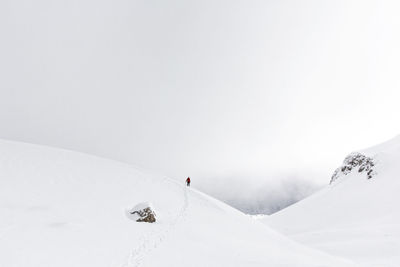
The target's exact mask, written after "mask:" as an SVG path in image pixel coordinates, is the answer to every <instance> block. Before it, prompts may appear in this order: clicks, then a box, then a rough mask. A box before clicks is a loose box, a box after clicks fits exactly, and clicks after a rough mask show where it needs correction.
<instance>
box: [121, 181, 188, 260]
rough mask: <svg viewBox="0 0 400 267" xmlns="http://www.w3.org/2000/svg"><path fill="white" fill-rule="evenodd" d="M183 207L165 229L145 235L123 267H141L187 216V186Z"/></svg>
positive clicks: (184, 187) (184, 189) (184, 188)
mask: <svg viewBox="0 0 400 267" xmlns="http://www.w3.org/2000/svg"><path fill="white" fill-rule="evenodd" d="M182 188H183V205H182V207H181V208H180V210H179V212H178V215H177V216H176V217H175V219H173V220H172V221H171V222H170V223H168V224H167V225H166V226H165V227H162V228H160V229H156V230H153V231H151V232H149V233H147V234H144V235H143V236H142V237H141V238H140V239H141V240H142V241H141V242H140V245H139V246H138V247H136V248H135V249H134V250H133V251H132V252H131V253H130V254H129V256H128V258H127V260H126V262H125V263H124V264H122V265H121V267H139V266H140V265H141V263H142V261H143V259H144V258H145V257H146V255H147V254H148V253H150V252H151V251H152V250H154V249H156V248H157V247H158V246H159V244H160V243H161V242H163V241H164V239H165V238H166V236H167V235H168V233H169V232H170V231H171V230H173V229H174V228H175V226H176V225H177V224H178V222H180V221H182V220H183V219H184V218H185V217H186V214H187V209H188V207H189V198H188V190H189V188H187V187H186V186H183V187H182Z"/></svg>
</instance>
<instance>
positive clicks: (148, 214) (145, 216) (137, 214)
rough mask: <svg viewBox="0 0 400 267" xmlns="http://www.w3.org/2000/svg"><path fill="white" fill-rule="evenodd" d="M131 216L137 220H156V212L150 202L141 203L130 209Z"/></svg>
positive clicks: (151, 221)
mask: <svg viewBox="0 0 400 267" xmlns="http://www.w3.org/2000/svg"><path fill="white" fill-rule="evenodd" d="M128 213H129V216H128V217H129V218H130V219H132V220H135V221H137V222H147V223H153V222H155V221H156V213H155V212H154V209H153V208H152V206H151V204H150V203H147V202H144V203H139V204H138V205H136V206H135V207H133V208H132V209H131V210H129V211H128Z"/></svg>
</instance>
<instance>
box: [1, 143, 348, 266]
mask: <svg viewBox="0 0 400 267" xmlns="http://www.w3.org/2000/svg"><path fill="white" fill-rule="evenodd" d="M0 151H1V153H0V196H1V202H0V216H1V218H0V251H1V257H0V266H7V267H17V266H18V267H20V266H30V267H35V266H38V267H39V266H40V267H45V266H49V267H50V266H51V267H54V266H57V267H63V266H66V267H71V266H74V267H78V266H84V267H88V266H95V267H101V266H108V267H109V266H185V267H187V266H282V267H283V266H286V267H288V266H290V267H292V266H298V267H300V266H301V267H303V266H304V267H312V266H319V267H320V266H326V267H329V266H332V267H338V266H353V265H352V264H350V263H348V262H347V261H344V260H340V259H338V258H334V257H331V256H328V255H327V254H324V253H321V252H317V251H315V250H312V249H309V248H306V247H305V246H303V245H300V244H298V243H295V242H293V241H291V240H289V239H288V238H286V237H284V236H282V235H281V234H278V233H277V232H275V231H274V230H271V229H270V228H269V227H267V226H265V225H264V224H262V223H259V222H258V221H256V220H254V219H252V218H249V217H248V216H245V215H244V214H242V213H240V212H238V211H236V210H234V209H233V208H230V207H229V206H227V205H225V204H223V203H221V202H219V201H217V200H215V199H213V198H211V197H208V196H206V195H204V194H202V193H200V192H197V191H196V190H194V189H190V188H186V187H184V186H182V185H181V184H177V183H176V182H174V181H172V180H170V179H168V178H166V177H160V176H158V175H156V174H152V173H150V172H146V171H143V170H139V169H137V168H134V167H132V166H130V165H125V164H122V163H119V162H115V161H110V160H106V159H102V158H97V157H94V156H89V155H86V154H81V153H76V152H71V151H66V150H60V149H53V148H48V147H42V146H36V145H29V144H22V143H16V142H9V141H0ZM182 184H183V183H182ZM142 201H150V202H151V203H152V204H153V206H154V208H155V209H156V214H157V216H158V221H157V222H156V223H154V224H146V223H137V222H135V221H132V220H130V219H128V217H127V216H126V214H125V213H126V210H127V209H129V208H131V207H133V206H134V205H135V204H137V203H139V202H142Z"/></svg>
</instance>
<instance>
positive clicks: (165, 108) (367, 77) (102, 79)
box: [0, 0, 400, 212]
mask: <svg viewBox="0 0 400 267" xmlns="http://www.w3.org/2000/svg"><path fill="white" fill-rule="evenodd" d="M399 11H400V10H399V3H398V2H397V1H317V0H307V1H294V0H286V1H235V0H234V1H227V0H213V1H208V0H205V1H192V0H185V1H184V0H171V1H159V0H155V1H138V0H133V1H127V0H113V1H111V0H97V1H94V0H79V1H78V0H68V1H67V0H56V1H53V0H51V1H50V0H38V1H34V2H33V1H29V0H2V1H1V2H0V33H1V35H0V59H1V60H0V74H1V79H0V137H1V138H5V139H12V140H17V141H24V142H31V143H38V144H44V145H50V146H57V147H62V148H67V149H72V150H77V151H82V152H86V153H91V154H95V155H98V156H102V157H107V158H111V159H116V160H120V161H124V162H128V163H132V164H136V165H138V166H141V167H143V168H148V169H152V170H155V171H159V172H160V173H163V174H165V175H168V176H171V177H173V178H175V179H182V181H184V179H185V177H187V176H191V177H192V179H193V181H194V182H195V183H194V184H196V186H198V187H199V188H202V189H203V190H204V191H207V192H212V193H213V195H215V196H217V197H220V198H222V199H224V200H226V201H228V200H229V199H231V200H229V201H230V202H235V203H236V204H235V205H236V206H240V207H241V208H242V209H244V210H249V211H250V212H253V211H254V212H259V211H260V210H265V211H268V212H270V211H272V210H274V208H273V207H278V206H279V207H280V206H282V205H286V204H285V203H289V202H292V201H293V200H294V199H298V198H300V197H301V196H304V195H306V194H308V192H309V189H308V188H314V187H313V186H311V185H312V184H325V183H328V182H329V178H330V175H331V173H332V171H333V170H334V169H335V168H336V167H337V166H338V164H340V162H341V160H342V159H343V158H344V157H345V155H346V154H347V153H349V152H351V151H353V150H356V149H360V148H364V147H368V146H370V145H373V144H375V143H378V142H381V141H384V140H386V139H389V138H391V137H392V136H394V135H396V134H398V133H399V132H400V124H398V123H396V122H397V115H398V114H400V105H398V103H397V102H398V99H399V93H398V91H399V90H398V88H399V85H400V76H399V75H398V73H400V65H399V62H400V52H399V49H398V47H399V46H400V37H399V32H400V31H399V29H400V19H399V17H398V14H399ZM292 169H295V170H301V171H294V172H293V171H292ZM310 172H312V173H315V174H318V175H312V176H310V175H308V174H309V173H310ZM276 173H284V175H272V174H276ZM288 176H290V177H291V178H290V179H289V178H287V177H288ZM233 177H234V178H233ZM285 177H286V178H285ZM281 179H282V181H281ZM286 179H289V180H286ZM230 181H232V183H233V181H236V182H235V184H237V185H238V187H239V186H240V187H242V188H244V189H243V195H242V196H240V198H241V199H238V200H235V199H234V200H232V198H233V194H232V192H231V190H230V188H226V187H220V186H218V187H215V186H214V183H218V184H229V183H230ZM289 181H293V185H291V186H287V183H290V182H289ZM303 181H304V187H303V186H302V183H303ZM283 184H285V186H283ZM255 185H257V186H255ZM253 187H257V190H258V189H259V188H260V190H266V192H267V193H265V194H264V193H260V194H259V195H257V198H256V199H254V200H253V199H251V197H250V196H252V195H253V191H254V190H253ZM215 188H218V190H216V189H215ZM246 188H248V189H246ZM272 188H274V189H272ZM288 188H300V189H299V190H300V191H299V192H292V191H293V190H295V189H290V190H289V189H288ZM224 190H226V191H224ZM270 190H272V191H270ZM282 190H284V191H282ZM244 191H246V192H244ZM281 191H282V193H280V192H281ZM280 194H281V195H280ZM264 196H267V198H266V199H265V201H266V202H269V204H268V205H267V206H268V208H264V207H263V208H258V202H264ZM249 198H250V199H249ZM254 201H255V202H254ZM239 202H240V203H239ZM274 202H278V203H274ZM244 203H248V205H247V206H248V207H244V206H246V205H245V204H244ZM254 203H255V204H254ZM243 205H244V206H243Z"/></svg>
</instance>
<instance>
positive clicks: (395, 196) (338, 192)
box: [261, 136, 400, 267]
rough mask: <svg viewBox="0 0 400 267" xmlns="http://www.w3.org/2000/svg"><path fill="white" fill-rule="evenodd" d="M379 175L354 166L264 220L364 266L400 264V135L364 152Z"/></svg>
mask: <svg viewBox="0 0 400 267" xmlns="http://www.w3.org/2000/svg"><path fill="white" fill-rule="evenodd" d="M359 152H360V153H361V154H363V155H365V156H367V157H370V158H371V159H373V160H374V162H375V164H376V165H375V166H374V172H375V174H374V176H373V177H371V178H370V179H368V177H367V176H366V174H365V173H363V172H361V173H360V172H358V170H357V169H354V170H353V171H352V172H351V173H349V174H347V175H344V174H342V175H340V176H339V177H338V178H337V179H336V180H334V181H333V182H332V184H331V185H329V186H327V187H326V188H324V189H323V190H321V191H319V192H318V193H316V194H314V195H312V196H311V197H309V198H306V199H305V200H303V201H300V202H298V203H296V204H294V205H293V206H291V207H288V208H287V209H284V210H282V211H280V212H278V213H276V214H273V215H272V216H269V217H266V218H263V219H261V220H262V221H264V222H265V223H266V224H268V225H270V226H272V227H274V228H276V229H279V230H280V231H281V232H282V233H284V234H287V235H288V236H289V237H291V238H293V239H295V240H297V241H299V242H301V243H303V244H305V245H307V246H310V247H313V248H316V249H320V250H323V251H325V252H327V253H330V254H332V255H336V256H340V257H345V258H348V259H352V260H353V261H355V262H358V263H359V264H360V265H361V266H373V267H378V266H379V267H398V266H400V209H399V203H400V194H399V192H400V179H399V174H400V136H399V137H396V138H394V139H392V140H390V141H388V142H386V143H384V144H381V145H378V146H375V147H372V148H370V149H366V150H361V151H359Z"/></svg>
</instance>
